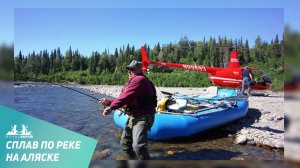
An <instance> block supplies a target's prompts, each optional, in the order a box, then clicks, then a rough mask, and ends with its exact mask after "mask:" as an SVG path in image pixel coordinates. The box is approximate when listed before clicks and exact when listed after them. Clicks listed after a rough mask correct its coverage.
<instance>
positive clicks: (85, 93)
mask: <svg viewBox="0 0 300 168" xmlns="http://www.w3.org/2000/svg"><path fill="white" fill-rule="evenodd" d="M33 80H36V81H37V79H35V78H33ZM49 84H53V85H58V86H61V87H63V88H66V89H69V90H72V91H75V92H77V93H80V94H82V95H85V96H88V97H90V98H93V99H95V100H97V101H99V100H101V99H98V98H97V97H94V96H91V95H89V94H86V93H83V92H80V91H78V90H76V89H73V88H70V87H67V86H64V85H62V84H59V83H50V82H49Z"/></svg>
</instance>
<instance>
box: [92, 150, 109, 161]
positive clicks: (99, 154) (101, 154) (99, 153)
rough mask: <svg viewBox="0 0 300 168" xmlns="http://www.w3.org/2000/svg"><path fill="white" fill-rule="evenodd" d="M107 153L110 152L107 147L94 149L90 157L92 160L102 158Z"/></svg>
mask: <svg viewBox="0 0 300 168" xmlns="http://www.w3.org/2000/svg"><path fill="white" fill-rule="evenodd" d="M109 154H110V150H109V149H104V150H102V151H95V152H94V155H93V157H92V160H96V159H103V158H105V157H107V156H108V155H109Z"/></svg>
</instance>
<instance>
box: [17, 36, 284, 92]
mask: <svg viewBox="0 0 300 168" xmlns="http://www.w3.org/2000/svg"><path fill="white" fill-rule="evenodd" d="M232 45H236V46H237V47H238V48H239V59H240V64H241V66H244V65H248V66H252V67H257V68H259V69H264V70H266V73H268V74H269V76H270V77H271V78H272V80H273V87H272V90H274V91H278V90H282V89H283V80H284V79H283V55H282V51H283V41H279V38H278V35H276V36H275V37H274V40H272V42H271V43H270V44H269V43H267V42H265V41H263V40H262V39H261V38H260V37H259V36H258V37H257V38H256V40H255V44H254V47H253V48H250V47H249V43H248V40H247V39H246V40H245V43H244V41H243V39H242V38H240V39H235V40H233V39H227V38H226V37H224V38H221V37H219V38H218V40H216V39H215V38H212V37H211V38H210V39H209V40H206V39H205V38H204V39H203V40H202V41H192V40H189V39H188V37H187V36H184V37H182V38H180V40H179V42H178V43H169V44H160V43H157V44H156V45H155V46H154V47H153V49H150V46H149V45H147V44H145V45H144V46H145V48H146V49H147V52H148V55H149V57H150V59H151V60H153V61H161V62H174V63H185V64H198V65H208V66H211V65H213V66H215V67H227V66H228V60H229V54H230V47H227V48H226V47H222V46H232ZM49 53H50V54H49ZM133 59H136V60H141V51H140V49H139V48H137V49H136V48H135V47H134V46H130V45H129V44H127V45H126V47H125V45H124V46H122V47H120V48H119V49H118V48H116V49H115V51H114V54H110V53H109V51H108V50H107V49H105V51H104V52H103V53H101V54H100V53H99V52H97V51H96V52H93V53H92V54H91V55H90V56H89V57H84V56H82V55H81V54H80V53H79V51H78V50H75V51H73V50H72V49H71V46H70V47H69V49H68V50H67V51H66V53H65V55H64V56H63V55H62V54H61V52H60V48H57V49H54V50H52V51H50V52H48V51H47V50H44V51H41V52H40V53H35V52H32V53H29V54H28V55H27V56H24V55H23V54H22V52H21V51H20V52H19V53H18V55H17V56H15V66H14V69H15V74H14V75H15V80H20V81H28V80H31V81H45V82H60V83H63V82H76V83H80V84H109V85H122V84H124V83H125V82H126V81H127V80H128V79H127V70H126V65H128V64H129V63H130V62H131V60H133ZM147 76H148V77H149V78H150V80H152V81H153V82H154V83H155V85H156V86H175V87H206V86H209V85H211V84H210V81H209V79H208V77H207V74H205V73H199V72H192V71H183V70H178V69H172V68H167V67H158V66H153V67H152V68H151V69H150V73H149V74H147Z"/></svg>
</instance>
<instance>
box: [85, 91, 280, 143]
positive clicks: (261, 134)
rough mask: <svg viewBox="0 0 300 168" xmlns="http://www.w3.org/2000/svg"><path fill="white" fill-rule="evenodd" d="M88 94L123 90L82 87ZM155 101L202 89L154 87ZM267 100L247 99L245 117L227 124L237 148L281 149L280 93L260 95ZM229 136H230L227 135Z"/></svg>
mask: <svg viewBox="0 0 300 168" xmlns="http://www.w3.org/2000/svg"><path fill="white" fill-rule="evenodd" d="M79 87H80V88H83V89H88V90H90V91H91V93H93V92H96V93H100V94H105V95H108V96H111V97H118V96H119V94H120V92H121V90H122V88H123V86H116V85H113V86H112V85H83V86H79ZM156 89H157V95H158V99H161V98H163V97H164V95H163V94H162V93H161V92H160V91H166V92H170V93H175V92H179V93H181V94H185V95H199V94H201V93H203V92H204V88H175V87H157V88H156ZM263 93H265V94H268V96H266V97H265V96H251V97H250V98H249V102H250V107H249V111H248V114H247V116H246V117H244V118H243V119H240V120H238V121H237V122H235V123H233V124H230V125H229V126H227V127H226V129H230V130H233V131H235V132H236V141H235V143H238V144H246V143H247V144H251V145H258V146H269V147H272V148H284V93H283V92H271V91H265V92H263ZM229 136H231V135H229Z"/></svg>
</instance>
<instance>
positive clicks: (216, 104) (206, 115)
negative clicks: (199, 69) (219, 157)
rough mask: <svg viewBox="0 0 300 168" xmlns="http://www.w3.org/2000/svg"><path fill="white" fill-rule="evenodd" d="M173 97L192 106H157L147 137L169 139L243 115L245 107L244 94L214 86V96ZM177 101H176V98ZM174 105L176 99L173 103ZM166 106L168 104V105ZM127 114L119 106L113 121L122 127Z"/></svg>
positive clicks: (245, 98)
mask: <svg viewBox="0 0 300 168" xmlns="http://www.w3.org/2000/svg"><path fill="white" fill-rule="evenodd" d="M172 97H173V100H175V101H176V102H177V100H180V101H182V102H184V100H186V101H185V102H187V104H188V105H189V106H192V107H195V106H196V107H197V108H196V109H193V110H191V108H189V109H188V110H184V109H180V108H178V109H176V107H175V109H174V107H173V109H171V108H166V110H164V111H161V110H158V111H157V113H156V114H155V122H154V124H153V126H152V128H151V131H149V132H148V138H149V139H151V140H170V139H172V138H176V137H186V136H191V135H193V134H196V133H199V132H202V131H206V130H208V129H211V128H214V127H217V126H221V125H224V124H227V123H229V122H232V121H234V120H237V119H239V118H242V117H244V116H245V115H246V114H247V111H248V106H249V103H248V97H246V96H242V95H239V94H238V91H237V90H229V89H218V90H217V92H216V95H215V96H211V95H210V97H207V96H202V97H201V96H200V97H197V96H193V97H191V96H185V95H181V94H174V95H173V96H172ZM180 101H178V102H180ZM175 104H177V105H178V103H173V105H171V106H174V105H175ZM171 106H169V107H171ZM127 119H128V116H127V115H125V114H124V113H121V112H120V111H119V110H116V111H115V112H114V121H115V123H116V124H117V126H119V127H121V128H124V126H125V124H126V122H127Z"/></svg>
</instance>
